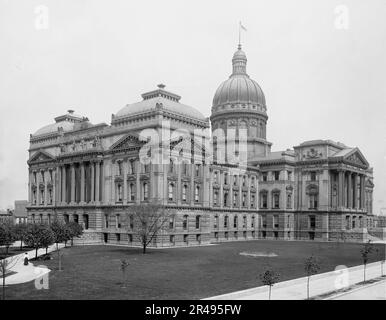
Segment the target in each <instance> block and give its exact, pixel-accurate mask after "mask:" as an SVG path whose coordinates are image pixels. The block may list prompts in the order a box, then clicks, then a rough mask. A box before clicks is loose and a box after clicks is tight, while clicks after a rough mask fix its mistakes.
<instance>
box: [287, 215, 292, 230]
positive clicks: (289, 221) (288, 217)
mask: <svg viewBox="0 0 386 320" xmlns="http://www.w3.org/2000/svg"><path fill="white" fill-rule="evenodd" d="M290 226H291V216H290V215H288V216H287V228H289V227H290Z"/></svg>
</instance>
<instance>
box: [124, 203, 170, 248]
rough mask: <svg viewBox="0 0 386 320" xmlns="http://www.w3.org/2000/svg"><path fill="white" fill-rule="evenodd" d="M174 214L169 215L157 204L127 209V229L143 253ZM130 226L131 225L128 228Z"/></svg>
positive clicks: (140, 205)
mask: <svg viewBox="0 0 386 320" xmlns="http://www.w3.org/2000/svg"><path fill="white" fill-rule="evenodd" d="M172 216H174V214H172V213H170V212H169V211H168V210H165V208H164V207H163V206H162V205H159V204H158V203H155V202H154V203H145V204H135V205H132V206H130V207H129V209H128V212H127V216H126V220H127V221H132V222H129V223H128V226H127V227H128V228H129V229H132V232H133V234H134V235H136V237H137V238H138V240H139V242H140V243H141V245H142V248H143V253H146V247H147V246H148V245H149V244H150V243H151V242H152V241H153V239H155V238H156V237H157V235H158V233H159V232H160V231H161V230H162V229H164V227H165V224H166V223H167V221H168V220H169V219H170V217H172ZM130 224H132V225H131V226H130Z"/></svg>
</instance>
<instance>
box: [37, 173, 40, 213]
mask: <svg viewBox="0 0 386 320" xmlns="http://www.w3.org/2000/svg"><path fill="white" fill-rule="evenodd" d="M36 204H37V205H38V206H40V171H39V170H37V171H36Z"/></svg>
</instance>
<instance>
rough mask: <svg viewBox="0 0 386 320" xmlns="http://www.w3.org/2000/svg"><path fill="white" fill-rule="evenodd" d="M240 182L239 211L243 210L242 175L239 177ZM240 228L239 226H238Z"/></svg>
mask: <svg viewBox="0 0 386 320" xmlns="http://www.w3.org/2000/svg"><path fill="white" fill-rule="evenodd" d="M238 181H239V194H238V196H239V203H238V204H239V206H238V207H239V209H241V204H242V201H243V200H242V199H243V198H242V196H243V176H242V175H240V174H239V175H238ZM237 227H238V226H237Z"/></svg>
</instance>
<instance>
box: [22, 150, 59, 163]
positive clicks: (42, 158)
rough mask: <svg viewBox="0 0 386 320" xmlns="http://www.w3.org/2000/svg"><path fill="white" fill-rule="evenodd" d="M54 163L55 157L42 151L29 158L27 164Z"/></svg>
mask: <svg viewBox="0 0 386 320" xmlns="http://www.w3.org/2000/svg"><path fill="white" fill-rule="evenodd" d="M46 161H55V157H54V156H53V155H51V154H50V153H48V152H47V151H44V150H39V151H37V152H36V153H34V154H33V155H32V156H31V158H29V160H28V163H33V162H46Z"/></svg>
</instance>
